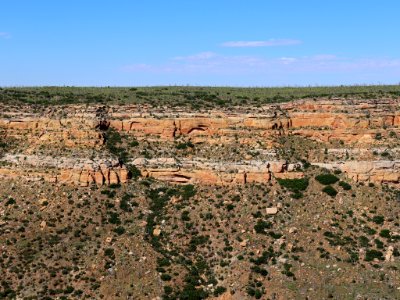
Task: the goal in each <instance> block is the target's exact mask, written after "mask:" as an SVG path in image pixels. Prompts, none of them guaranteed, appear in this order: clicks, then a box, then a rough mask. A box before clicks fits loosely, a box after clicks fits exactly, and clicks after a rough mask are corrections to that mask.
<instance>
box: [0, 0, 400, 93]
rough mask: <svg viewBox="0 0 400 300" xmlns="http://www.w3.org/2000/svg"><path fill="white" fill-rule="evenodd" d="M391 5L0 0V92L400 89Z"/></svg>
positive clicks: (385, 0)
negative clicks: (57, 88)
mask: <svg viewBox="0 0 400 300" xmlns="http://www.w3.org/2000/svg"><path fill="white" fill-rule="evenodd" d="M399 11H400V1H397V0H390V1H389V0H381V1H372V0H364V1H349V0H347V1H342V0H336V1H321V0H319V1H315V0H309V1H307V0H304V1H298V0H296V1H295V0H292V1H284V0H281V1H268V0H247V1H244V0H243V1H238V0H229V1H228V0H213V1H210V0H202V1H194V0H193V1H189V0H185V1H183V0H182V1H176V0H169V1H164V0H163V1H161V0H159V1H151V0H148V1H120V0H114V1H100V0H96V1H94V0H79V1H78V0H68V1H67V0H57V1H56V0H35V1H32V0H2V1H1V2H0V86H21V85H23V86H26V85H29V86H32V85H79V86H138V85H186V84H189V85H211V86H221V85H223V86H226V85H231V86H287V85H290V86H302V85H340V84H398V83H399V82H400V33H399V28H400V18H399Z"/></svg>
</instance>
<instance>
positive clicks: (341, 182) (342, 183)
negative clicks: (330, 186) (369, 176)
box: [339, 181, 351, 191]
mask: <svg viewBox="0 0 400 300" xmlns="http://www.w3.org/2000/svg"><path fill="white" fill-rule="evenodd" d="M339 185H340V186H341V187H342V188H343V189H344V190H345V191H349V190H351V185H350V184H348V183H347V182H344V181H339Z"/></svg>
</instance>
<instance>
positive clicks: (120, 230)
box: [114, 226, 125, 235]
mask: <svg viewBox="0 0 400 300" xmlns="http://www.w3.org/2000/svg"><path fill="white" fill-rule="evenodd" d="M114 232H115V233H116V234H118V235H121V234H124V233H125V228H124V227H122V226H118V227H117V228H115V229H114Z"/></svg>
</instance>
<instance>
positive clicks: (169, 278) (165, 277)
mask: <svg viewBox="0 0 400 300" xmlns="http://www.w3.org/2000/svg"><path fill="white" fill-rule="evenodd" d="M171 279H172V277H171V276H170V275H168V274H165V273H164V274H161V280H162V281H170V280H171Z"/></svg>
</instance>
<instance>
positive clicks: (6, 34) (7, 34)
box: [0, 32, 11, 39]
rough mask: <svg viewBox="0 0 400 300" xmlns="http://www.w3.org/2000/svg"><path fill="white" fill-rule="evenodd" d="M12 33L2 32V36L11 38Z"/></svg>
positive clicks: (0, 34) (0, 35)
mask: <svg viewBox="0 0 400 300" xmlns="http://www.w3.org/2000/svg"><path fill="white" fill-rule="evenodd" d="M10 37H11V35H10V34H9V33H8V32H0V38H3V39H9V38H10Z"/></svg>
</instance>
